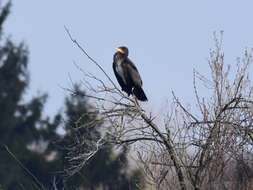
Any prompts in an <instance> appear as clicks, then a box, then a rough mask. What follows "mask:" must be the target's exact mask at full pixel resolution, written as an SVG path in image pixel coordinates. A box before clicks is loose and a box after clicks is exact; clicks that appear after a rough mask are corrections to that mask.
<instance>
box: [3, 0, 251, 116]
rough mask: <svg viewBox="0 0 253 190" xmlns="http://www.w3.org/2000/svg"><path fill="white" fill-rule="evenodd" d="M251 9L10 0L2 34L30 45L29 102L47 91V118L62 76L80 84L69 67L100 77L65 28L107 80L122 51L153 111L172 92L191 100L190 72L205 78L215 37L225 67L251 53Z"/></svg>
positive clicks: (219, 4)
mask: <svg viewBox="0 0 253 190" xmlns="http://www.w3.org/2000/svg"><path fill="white" fill-rule="evenodd" d="M252 8H253V1H250V0H248V1H246V0H245V1H235V0H234V1H231V0H230V1H228V0H227V1H225V0H223V1H220V0H212V1H203V0H191V1H182V0H178V1H172V0H160V1H148V0H145V1H144V0H128V1H119V0H118V1H116V0H106V1H102V0H100V1H99V0H92V1H91V0H90V1H87V0H75V1H63V0H53V1H52V0H43V1H34V0H30V1H28V0H26V1H24V0H23V1H21V0H13V7H12V13H11V15H10V17H9V19H8V21H7V23H6V27H5V31H6V34H11V35H12V38H13V40H15V41H17V42H20V41H22V40H24V41H25V42H26V43H27V45H28V46H29V49H30V64H29V65H30V72H31V78H32V79H31V85H30V90H29V96H31V95H34V94H36V92H37V91H42V92H43V91H46V92H48V93H49V95H50V99H49V100H48V103H47V106H46V112H47V113H54V112H55V111H57V110H59V108H60V107H61V106H62V101H63V97H64V94H66V93H65V92H64V91H63V90H62V89H61V88H60V87H59V85H60V86H65V87H69V84H70V82H69V79H68V74H70V75H71V76H72V78H73V79H74V80H75V81H78V80H79V79H81V78H82V76H81V74H80V72H79V71H78V70H77V69H76V67H75V66H74V65H73V61H76V62H77V63H78V64H79V65H80V66H81V67H82V68H83V69H85V70H87V71H89V72H93V73H95V74H98V75H99V76H102V75H100V74H99V73H98V72H97V71H96V70H95V67H94V66H93V65H92V64H91V63H90V62H89V60H88V59H87V58H86V57H84V56H83V55H82V53H81V52H80V51H79V50H78V49H77V48H75V47H74V46H73V44H72V43H71V42H70V40H69V38H68V37H67V35H66V32H65V30H64V25H66V26H67V27H68V28H69V29H70V30H71V32H72V34H73V35H74V36H75V37H76V38H77V39H78V41H79V42H80V43H81V44H82V45H83V46H84V48H85V49H86V50H87V51H88V52H89V53H90V55H91V56H93V57H94V58H95V59H96V60H97V61H98V62H99V63H101V65H102V66H103V67H104V68H105V70H106V71H107V72H108V73H109V74H110V75H111V76H112V78H113V79H114V80H115V77H114V75H113V71H112V55H113V53H114V51H115V48H116V47H117V46H121V45H126V46H128V47H129V50H130V57H131V59H132V60H133V61H134V62H135V64H136V65H137V67H138V68H139V71H140V73H141V76H142V79H143V81H144V89H145V91H146V92H147V96H148V98H149V102H148V105H149V107H150V108H152V109H155V110H159V109H160V108H162V107H163V106H164V104H165V102H166V100H167V99H169V100H170V99H171V90H174V91H175V93H176V94H177V95H178V96H179V97H181V98H182V99H183V100H184V102H189V103H191V102H192V99H193V90H192V71H193V68H195V69H197V70H199V71H200V72H202V73H204V74H205V73H208V71H209V70H208V65H207V61H206V59H207V58H208V53H209V49H210V48H212V47H213V41H212V35H213V32H214V31H220V30H224V48H225V61H226V62H227V63H229V64H232V65H233V64H235V59H236V57H238V56H242V55H243V51H244V49H245V47H253V11H252ZM115 81H116V80H115Z"/></svg>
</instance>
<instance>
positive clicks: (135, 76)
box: [126, 59, 142, 87]
mask: <svg viewBox="0 0 253 190" xmlns="http://www.w3.org/2000/svg"><path fill="white" fill-rule="evenodd" d="M126 66H127V71H128V75H129V77H130V78H131V80H132V82H133V84H134V85H135V86H140V87H141V86H142V80H141V76H140V74H139V72H138V69H137V68H136V66H135V65H134V63H133V62H132V61H131V60H130V59H128V60H127V64H126Z"/></svg>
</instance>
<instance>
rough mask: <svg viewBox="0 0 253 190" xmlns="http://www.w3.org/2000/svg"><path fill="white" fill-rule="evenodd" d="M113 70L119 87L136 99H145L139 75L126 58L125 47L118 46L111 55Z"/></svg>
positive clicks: (126, 51)
mask: <svg viewBox="0 0 253 190" xmlns="http://www.w3.org/2000/svg"><path fill="white" fill-rule="evenodd" d="M113 71H114V74H115V75H116V78H117V80H118V82H119V84H120V86H121V89H122V90H123V91H124V92H126V93H127V94H128V96H129V95H130V94H134V95H135V96H136V98H137V99H138V100H141V101H147V100H148V99H147V97H146V95H145V93H144V91H143V89H142V80H141V76H140V74H139V72H138V70H137V68H136V66H135V65H134V64H133V62H132V61H131V60H130V59H129V58H128V49H127V47H124V46H122V47H118V48H117V51H116V53H115V54H114V56H113Z"/></svg>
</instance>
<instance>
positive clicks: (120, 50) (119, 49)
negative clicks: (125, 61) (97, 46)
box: [116, 48, 125, 54]
mask: <svg viewBox="0 0 253 190" xmlns="http://www.w3.org/2000/svg"><path fill="white" fill-rule="evenodd" d="M116 50H117V52H120V53H122V54H125V52H124V51H123V50H122V49H121V48H116Z"/></svg>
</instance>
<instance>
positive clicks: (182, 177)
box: [66, 28, 253, 190]
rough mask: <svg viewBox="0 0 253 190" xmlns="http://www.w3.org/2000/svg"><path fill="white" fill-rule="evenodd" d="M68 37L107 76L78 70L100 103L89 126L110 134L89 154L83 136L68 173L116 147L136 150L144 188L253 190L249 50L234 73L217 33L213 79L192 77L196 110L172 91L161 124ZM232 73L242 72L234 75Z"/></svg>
mask: <svg viewBox="0 0 253 190" xmlns="http://www.w3.org/2000/svg"><path fill="white" fill-rule="evenodd" d="M66 32H67V33H68V35H69V37H70V39H71V41H72V42H73V43H74V45H75V46H76V47H77V48H79V49H80V50H81V52H82V53H83V54H84V55H85V56H86V57H87V58H88V60H89V61H90V62H91V63H92V64H95V65H96V66H97V68H98V69H99V70H100V71H101V72H102V73H103V74H104V78H102V79H101V78H98V77H96V76H95V75H93V74H90V73H86V71H84V70H83V69H82V68H81V67H79V66H77V67H78V69H79V70H80V71H81V72H82V73H83V75H84V76H85V79H84V81H83V85H85V86H86V89H87V94H85V96H87V97H89V98H90V99H93V100H94V102H95V103H96V107H95V110H94V112H96V113H99V118H98V119H96V120H94V121H92V122H90V123H88V124H87V125H89V127H95V126H96V124H97V123H98V122H101V121H103V123H104V128H103V134H104V135H103V136H102V138H101V139H99V140H96V141H95V142H90V143H91V146H90V149H88V150H85V151H79V150H80V149H81V147H82V144H84V143H86V142H85V139H77V140H76V142H77V144H76V146H74V147H72V148H71V149H69V155H70V156H69V158H68V160H69V161H70V163H72V164H71V165H70V167H68V168H66V173H67V174H68V175H73V174H74V173H76V172H78V171H79V170H80V169H81V168H82V167H83V166H84V164H85V163H86V162H87V161H89V159H92V157H93V155H94V154H96V152H97V151H98V150H99V149H100V148H102V147H103V146H105V145H106V144H107V143H112V144H115V145H119V146H123V145H132V147H133V149H132V151H133V152H135V153H136V159H137V165H140V166H141V168H142V169H143V172H144V174H145V176H146V183H147V184H149V186H150V187H154V188H155V189H182V190H186V189H195V190H198V189H236V187H239V186H240V188H241V189H243V188H244V189H249V188H250V183H251V184H252V176H251V175H252V144H253V126H252V122H253V120H252V114H253V113H252V112H253V102H252V87H251V84H250V81H249V76H248V68H249V65H250V63H251V51H249V50H246V51H245V55H244V58H243V59H242V60H239V59H238V65H237V70H236V71H235V72H231V69H230V67H229V66H226V65H225V64H224V54H223V52H222V48H221V44H222V41H221V40H218V38H217V37H216V36H215V38H214V39H215V48H214V50H213V51H211V52H210V59H209V61H208V63H209V67H210V70H211V76H210V77H209V78H210V79H208V77H206V76H203V75H201V74H200V73H198V72H197V71H194V73H193V75H194V77H193V79H194V80H193V84H194V88H193V90H194V92H195V96H196V105H197V106H196V108H194V109H192V110H191V109H190V108H188V107H186V106H184V105H183V103H182V102H181V101H180V100H179V98H178V97H177V96H176V95H175V93H174V92H173V93H172V94H173V102H172V104H171V106H168V107H169V109H168V115H167V116H166V117H165V122H164V124H161V123H159V124H157V123H158V122H157V120H156V117H154V116H153V114H152V113H149V112H147V111H145V110H144V109H143V107H142V106H141V105H140V103H138V102H137V100H136V99H135V98H134V97H128V96H126V95H125V94H124V93H123V92H122V91H121V90H120V89H119V88H118V87H117V85H115V83H114V82H113V80H112V79H111V77H110V76H109V75H108V74H107V73H106V71H105V70H104V69H103V68H102V66H101V65H100V64H99V63H98V62H97V61H96V60H95V59H94V58H92V57H91V56H90V55H89V54H88V53H87V51H86V50H85V49H84V48H83V47H82V46H81V45H80V44H79V42H78V41H77V40H75V39H74V38H73V37H72V36H71V33H70V32H69V30H68V29H67V28H66ZM220 39H222V37H221V38H220ZM230 73H236V74H235V76H234V78H232V77H233V76H231V74H230ZM200 83H201V84H202V86H201V88H202V91H200V90H199V86H200V85H199V84H200ZM203 89H204V94H205V95H204V96H203V97H202V96H201V95H200V92H203ZM67 90H69V91H70V92H71V93H75V92H74V91H73V90H72V89H67ZM208 94H210V95H209V97H208ZM94 112H91V113H88V114H94ZM82 127H85V126H82ZM238 164H239V165H240V168H239V170H240V172H242V173H244V172H246V173H247V172H248V174H247V175H245V176H246V178H247V180H245V178H244V179H243V180H244V181H243V180H241V181H243V183H241V182H239V179H238V177H236V175H235V174H236V173H238V171H236V169H237V170H238V167H237V166H239V165H238ZM243 170H245V171H243ZM231 172H234V173H235V174H234V175H231ZM242 184H243V185H242Z"/></svg>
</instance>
